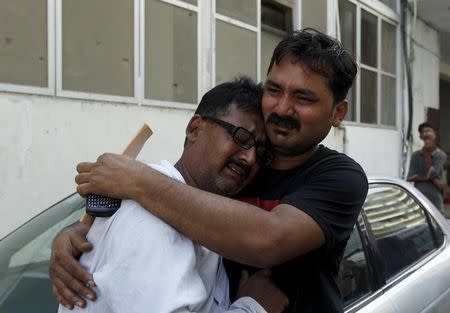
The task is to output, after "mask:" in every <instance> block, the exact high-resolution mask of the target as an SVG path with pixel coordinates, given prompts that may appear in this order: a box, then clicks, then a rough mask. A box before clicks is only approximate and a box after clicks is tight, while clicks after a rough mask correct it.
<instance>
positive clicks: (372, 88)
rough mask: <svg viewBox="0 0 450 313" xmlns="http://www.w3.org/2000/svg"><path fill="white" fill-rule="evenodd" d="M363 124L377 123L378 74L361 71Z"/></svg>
mask: <svg viewBox="0 0 450 313" xmlns="http://www.w3.org/2000/svg"><path fill="white" fill-rule="evenodd" d="M361 122H362V123H370V124H376V123H377V74H376V73H374V72H372V71H368V70H365V69H361Z"/></svg>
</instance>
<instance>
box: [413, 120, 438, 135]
mask: <svg viewBox="0 0 450 313" xmlns="http://www.w3.org/2000/svg"><path fill="white" fill-rule="evenodd" d="M426 127H429V128H431V129H432V130H434V131H436V130H435V129H434V127H433V125H431V123H430V122H423V123H422V124H420V125H419V128H417V130H418V131H419V133H421V132H422V129H424V128H426Z"/></svg>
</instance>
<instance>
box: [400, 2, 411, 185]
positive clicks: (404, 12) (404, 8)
mask: <svg viewBox="0 0 450 313" xmlns="http://www.w3.org/2000/svg"><path fill="white" fill-rule="evenodd" d="M407 16H408V0H401V18H400V29H401V35H402V36H401V37H402V50H403V59H404V62H405V70H406V84H407V96H408V98H407V99H408V121H407V127H406V133H405V131H404V128H403V127H402V137H403V153H402V154H403V155H402V177H403V178H406V175H407V173H406V167H407V164H406V161H407V159H408V152H409V149H410V143H411V142H412V136H411V130H412V119H413V108H414V105H413V93H412V74H411V64H410V58H409V56H408V34H407V31H406V20H407Z"/></svg>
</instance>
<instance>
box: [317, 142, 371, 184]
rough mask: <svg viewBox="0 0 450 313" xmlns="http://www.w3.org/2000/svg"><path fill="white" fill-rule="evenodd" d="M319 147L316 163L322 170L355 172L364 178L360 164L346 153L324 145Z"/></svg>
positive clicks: (364, 174)
mask: <svg viewBox="0 0 450 313" xmlns="http://www.w3.org/2000/svg"><path fill="white" fill-rule="evenodd" d="M319 149H320V151H319V153H320V155H319V156H318V160H317V163H318V165H320V169H321V170H322V171H323V172H325V173H326V172H329V171H338V172H341V173H342V172H343V173H346V172H348V173H355V174H357V175H360V176H362V177H364V178H367V177H366V173H365V172H364V170H363V168H362V167H361V165H360V164H359V163H358V162H356V161H355V160H354V159H352V158H351V157H349V156H348V155H346V154H344V153H341V152H338V151H335V150H331V149H329V148H327V147H324V146H320V147H319Z"/></svg>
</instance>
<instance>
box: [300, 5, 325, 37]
mask: <svg viewBox="0 0 450 313" xmlns="http://www.w3.org/2000/svg"><path fill="white" fill-rule="evenodd" d="M301 3H302V19H301V23H302V28H306V27H312V28H315V29H317V30H320V31H321V32H323V33H325V34H326V33H327V20H328V19H327V14H328V6H327V4H328V2H327V0H314V1H311V0H309V1H302V2H301Z"/></svg>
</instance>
